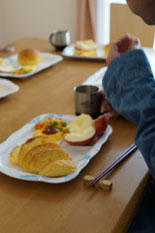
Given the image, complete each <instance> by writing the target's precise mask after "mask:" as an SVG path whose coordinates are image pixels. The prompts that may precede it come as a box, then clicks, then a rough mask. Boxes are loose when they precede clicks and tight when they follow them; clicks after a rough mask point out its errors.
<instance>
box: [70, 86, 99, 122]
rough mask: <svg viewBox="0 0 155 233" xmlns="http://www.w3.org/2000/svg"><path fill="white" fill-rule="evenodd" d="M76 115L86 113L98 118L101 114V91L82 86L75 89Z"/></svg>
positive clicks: (92, 87)
mask: <svg viewBox="0 0 155 233" xmlns="http://www.w3.org/2000/svg"><path fill="white" fill-rule="evenodd" d="M74 91H75V113H76V115H79V114H81V113H86V114H89V115H91V116H92V118H97V117H98V116H99V115H100V114H101V104H102V95H101V93H100V89H99V88H98V87H96V86H93V85H80V86H77V87H74Z"/></svg>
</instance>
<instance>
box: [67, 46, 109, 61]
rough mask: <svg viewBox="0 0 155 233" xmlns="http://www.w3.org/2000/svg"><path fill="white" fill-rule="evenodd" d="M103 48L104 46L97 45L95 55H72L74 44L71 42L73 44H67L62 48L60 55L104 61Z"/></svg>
mask: <svg viewBox="0 0 155 233" xmlns="http://www.w3.org/2000/svg"><path fill="white" fill-rule="evenodd" d="M103 48H104V46H103V45H98V48H97V56H84V55H74V52H75V45H74V44H73V45H70V46H67V47H66V48H65V49H64V50H63V52H62V55H63V56H64V57H68V58H75V59H89V60H101V61H105V60H106V56H105V54H104V50H103Z"/></svg>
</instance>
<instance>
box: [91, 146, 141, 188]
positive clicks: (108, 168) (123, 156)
mask: <svg viewBox="0 0 155 233" xmlns="http://www.w3.org/2000/svg"><path fill="white" fill-rule="evenodd" d="M136 149H137V146H136V145H135V144H132V145H130V146H129V147H128V148H127V149H126V150H125V151H124V152H123V153H122V154H121V155H120V156H119V157H118V158H117V159H116V160H114V161H113V162H112V164H110V165H109V166H108V167H107V168H106V169H105V170H103V171H102V172H101V173H100V174H99V175H98V176H97V177H96V178H95V179H93V180H92V181H91V182H90V183H89V184H88V187H92V186H93V185H94V184H96V183H97V182H98V181H99V180H100V179H101V178H102V177H103V176H105V175H107V174H108V173H109V172H110V171H111V170H112V169H113V168H114V167H116V165H118V164H119V163H120V162H121V161H122V160H123V159H125V158H126V157H127V156H128V155H130V153H131V152H133V151H134V150H136Z"/></svg>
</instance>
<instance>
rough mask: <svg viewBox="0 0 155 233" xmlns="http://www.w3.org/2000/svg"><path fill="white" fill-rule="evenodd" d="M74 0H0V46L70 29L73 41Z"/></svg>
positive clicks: (74, 35) (75, 15)
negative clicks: (54, 31) (23, 38)
mask: <svg viewBox="0 0 155 233" xmlns="http://www.w3.org/2000/svg"><path fill="white" fill-rule="evenodd" d="M76 3H77V0H0V32H1V33H0V46H3V45H5V44H9V43H12V42H13V41H14V40H16V39H20V38H22V37H40V38H49V35H50V33H51V32H52V31H53V30H60V29H64V30H69V31H70V32H71V40H72V41H75V40H76V28H77V27H76V25H77V4H76Z"/></svg>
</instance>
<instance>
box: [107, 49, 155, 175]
mask: <svg viewBox="0 0 155 233" xmlns="http://www.w3.org/2000/svg"><path fill="white" fill-rule="evenodd" d="M103 87H104V91H105V94H106V95H107V97H108V100H109V102H110V103H111V105H112V107H113V108H114V109H115V110H116V111H117V112H118V113H120V115H122V116H123V117H125V118H126V119H128V120H129V121H132V122H134V123H136V124H137V125H138V130H137V133H136V137H135V144H136V145H137V146H138V148H139V150H140V151H141V153H142V155H143V157H144V159H145V161H146V163H147V166H148V168H149V170H150V172H151V174H152V176H153V177H154V178H155V79H154V77H153V73H152V70H151V67H150V64H149V62H148V60H147V57H146V55H145V53H144V52H143V51H142V50H131V51H128V52H125V53H123V54H121V55H120V56H119V57H117V58H116V59H114V60H113V61H112V62H111V64H110V65H109V67H108V69H107V72H106V74H105V76H104V78H103Z"/></svg>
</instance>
